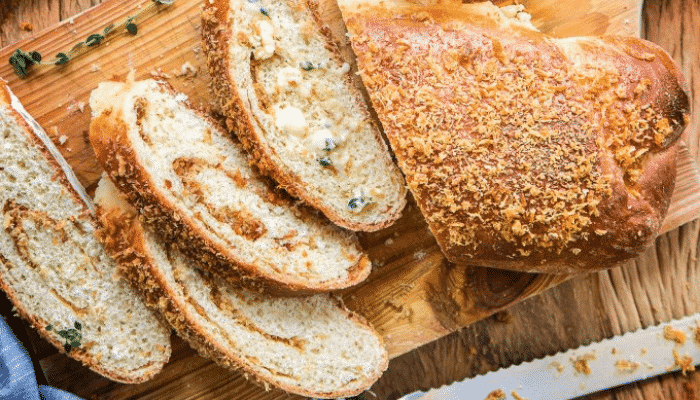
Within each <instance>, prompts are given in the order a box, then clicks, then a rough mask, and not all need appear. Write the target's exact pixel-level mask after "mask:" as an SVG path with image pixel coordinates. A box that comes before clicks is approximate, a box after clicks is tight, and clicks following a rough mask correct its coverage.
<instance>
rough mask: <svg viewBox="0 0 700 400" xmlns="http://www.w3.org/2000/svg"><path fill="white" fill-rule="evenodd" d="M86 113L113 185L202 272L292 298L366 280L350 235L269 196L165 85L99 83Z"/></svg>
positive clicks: (228, 141)
mask: <svg viewBox="0 0 700 400" xmlns="http://www.w3.org/2000/svg"><path fill="white" fill-rule="evenodd" d="M90 106H91V108H92V112H93V120H92V123H91V125H90V141H91V144H92V146H93V148H94V150H95V154H96V155H97V158H98V160H99V161H100V162H101V164H102V166H103V168H104V170H105V171H106V172H107V174H108V175H109V177H110V179H112V180H113V181H114V182H115V184H116V186H117V187H118V189H119V191H121V192H123V193H125V194H126V195H127V197H128V199H129V202H130V203H131V204H133V205H134V206H135V207H136V208H137V209H138V211H139V213H140V214H142V215H143V217H144V218H145V220H146V221H147V222H148V223H149V224H154V225H157V226H158V230H159V232H161V233H162V234H163V236H164V238H165V239H166V240H169V241H175V242H177V243H178V245H179V246H180V248H181V249H182V251H183V252H184V253H185V254H187V255H188V256H190V257H192V258H195V259H197V260H199V261H200V264H201V265H202V266H203V267H204V268H206V269H207V270H208V271H210V272H212V273H214V274H216V275H218V276H220V277H222V278H223V279H226V280H228V281H229V282H231V283H234V284H244V285H246V286H248V287H254V288H263V287H264V288H266V289H268V290H270V291H275V292H278V293H292V294H302V293H314V292H325V291H330V290H336V289H340V288H344V287H347V286H350V285H353V284H356V283H358V282H360V281H362V280H363V279H365V278H366V277H367V275H368V274H369V272H370V270H371V264H370V262H369V259H368V257H367V256H366V255H365V254H364V253H363V252H362V249H361V248H360V246H359V243H358V241H357V238H356V236H355V235H354V234H353V233H351V232H346V231H344V230H342V229H340V228H338V227H336V226H335V225H333V224H332V223H330V222H329V221H327V220H325V219H324V218H322V217H321V216H319V215H316V214H315V213H314V212H312V211H311V210H310V209H308V208H305V207H302V206H298V205H297V204H296V203H294V202H293V201H291V200H290V199H289V198H288V197H286V196H285V195H284V193H281V192H278V191H275V190H274V189H273V188H272V186H270V184H269V182H268V181H267V180H266V179H265V178H263V177H261V176H260V175H259V174H258V173H256V171H255V170H254V169H253V168H251V167H250V165H249V163H248V160H247V158H246V156H245V155H244V153H243V152H242V151H241V150H240V149H239V147H238V145H237V143H236V142H235V141H234V140H233V139H232V138H230V137H229V136H228V135H227V134H225V133H224V132H223V130H222V129H221V128H219V127H218V126H217V124H216V123H214V122H213V121H212V120H211V119H209V118H208V117H206V116H205V115H204V114H202V113H200V112H197V111H195V110H194V109H192V108H191V107H190V106H189V105H188V104H187V102H186V101H185V97H184V96H183V95H178V94H176V93H174V92H173V91H172V90H170V89H169V88H168V87H166V85H165V84H162V83H158V82H156V81H154V80H145V81H140V82H130V83H119V82H103V83H102V84H100V85H99V87H98V88H97V89H95V90H94V91H93V93H92V95H91V97H90Z"/></svg>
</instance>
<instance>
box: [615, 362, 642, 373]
mask: <svg viewBox="0 0 700 400" xmlns="http://www.w3.org/2000/svg"><path fill="white" fill-rule="evenodd" d="M615 367H616V368H617V370H618V371H620V372H634V371H636V370H637V368H639V364H638V363H636V362H633V361H629V360H617V362H615Z"/></svg>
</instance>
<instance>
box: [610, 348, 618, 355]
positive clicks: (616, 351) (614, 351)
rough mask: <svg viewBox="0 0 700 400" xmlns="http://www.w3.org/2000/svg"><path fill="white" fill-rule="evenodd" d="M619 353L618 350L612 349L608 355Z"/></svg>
mask: <svg viewBox="0 0 700 400" xmlns="http://www.w3.org/2000/svg"><path fill="white" fill-rule="evenodd" d="M619 352H620V350H618V349H617V348H615V347H613V348H612V349H610V354H617V353H619Z"/></svg>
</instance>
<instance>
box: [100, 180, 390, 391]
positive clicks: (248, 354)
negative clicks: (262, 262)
mask: <svg viewBox="0 0 700 400" xmlns="http://www.w3.org/2000/svg"><path fill="white" fill-rule="evenodd" d="M95 205H96V208H97V215H98V217H99V219H100V222H101V223H102V226H103V229H102V230H101V231H100V237H101V238H102V239H103V241H104V243H105V248H106V249H107V251H108V252H110V254H112V255H113V256H114V257H115V259H116V260H117V261H118V262H119V263H120V265H121V267H122V268H123V270H124V274H125V276H127V277H128V279H129V281H130V282H131V284H132V286H133V287H134V288H135V289H136V290H138V291H139V292H141V293H142V294H143V296H144V299H145V300H146V302H147V304H149V305H150V306H151V307H153V308H154V309H156V310H158V311H159V312H161V313H162V314H163V315H164V316H165V318H166V319H167V321H168V322H169V323H170V324H171V325H172V327H173V328H175V330H176V331H177V333H178V334H179V335H180V336H181V337H183V338H184V339H186V340H187V341H188V342H189V343H190V345H192V347H194V348H195V349H197V350H198V351H199V352H200V354H202V355H203V356H205V357H209V358H211V359H212V360H214V361H215V362H217V363H218V364H220V365H222V366H224V367H227V368H230V369H235V370H240V371H241V372H242V373H244V374H246V375H250V376H251V377H253V378H254V379H255V380H257V381H258V382H260V383H263V384H266V385H267V384H270V385H273V386H276V387H279V388H281V389H284V390H286V391H289V392H292V393H296V394H300V395H304V396H312V397H323V398H335V397H341V396H352V395H355V394H358V393H359V392H361V391H363V390H365V389H367V388H368V387H370V386H371V385H372V383H374V381H376V380H377V379H378V378H379V376H380V375H381V373H382V372H383V371H384V370H385V369H386V367H387V362H388V358H387V352H386V350H385V349H384V346H383V342H382V339H381V337H379V335H378V334H377V333H376V332H375V331H374V329H372V328H371V327H370V326H369V325H368V324H367V323H366V322H365V321H364V320H363V319H362V318H361V317H360V316H358V315H356V314H354V313H352V312H350V311H348V310H347V309H346V308H345V307H344V306H343V305H342V303H341V302H340V300H339V299H337V298H335V297H333V296H331V295H328V294H317V295H314V296H310V297H269V296H268V297H266V296H265V295H261V294H258V293H254V292H251V291H248V290H245V289H242V288H236V287H233V286H231V285H229V284H227V283H226V282H224V281H223V280H221V279H217V278H215V277H213V276H211V275H210V274H208V273H205V272H201V269H197V268H195V267H194V266H195V265H196V263H195V261H194V260H192V259H189V258H187V257H185V256H184V255H182V253H180V252H179V251H178V250H177V249H176V248H174V247H168V246H166V245H164V244H161V243H162V242H161V239H160V238H159V237H158V235H157V234H156V233H155V232H154V231H153V228H154V227H148V226H146V225H143V224H142V223H141V222H140V221H139V219H138V215H137V212H136V210H135V209H134V208H133V207H131V206H130V205H129V204H128V203H126V201H125V200H124V199H123V198H121V196H120V194H119V193H118V191H117V189H116V188H115V187H114V185H113V184H112V182H111V181H110V180H109V179H107V178H105V177H104V176H103V178H102V180H101V181H100V183H99V186H98V188H97V191H96V192H95ZM156 229H157V228H156Z"/></svg>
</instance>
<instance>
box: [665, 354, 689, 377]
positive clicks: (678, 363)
mask: <svg viewBox="0 0 700 400" xmlns="http://www.w3.org/2000/svg"><path fill="white" fill-rule="evenodd" d="M673 360H674V362H675V363H674V364H673V365H672V366H670V367H669V368H668V369H669V370H672V369H674V368H676V367H679V368H680V369H681V372H682V373H683V376H686V375H688V372H692V371H695V364H694V363H693V358H692V357H690V356H688V355H685V356H683V357H681V355H680V354H679V353H678V350H676V349H673Z"/></svg>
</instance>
